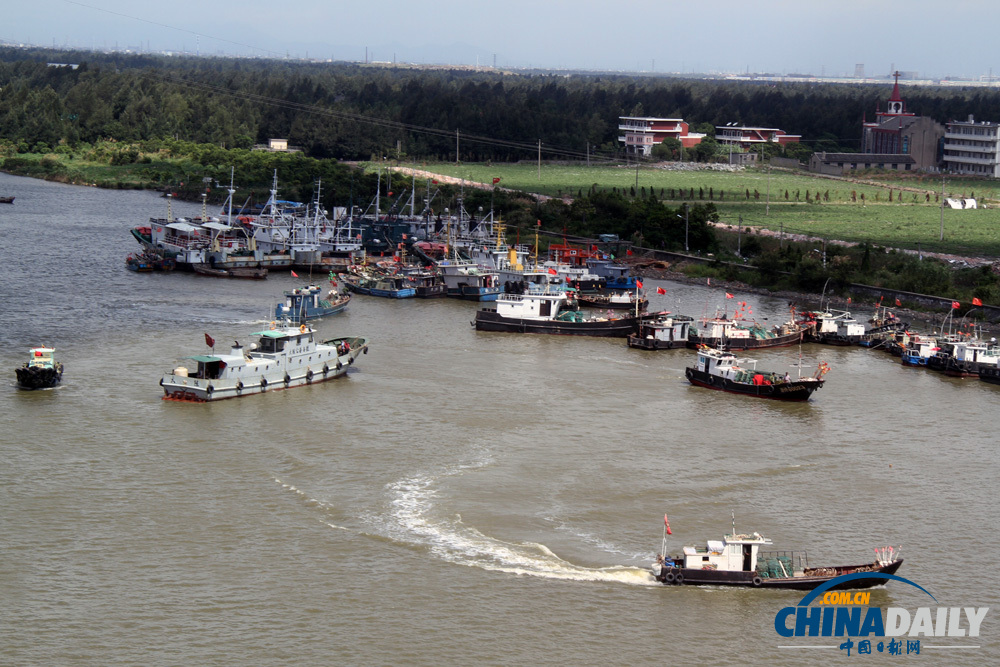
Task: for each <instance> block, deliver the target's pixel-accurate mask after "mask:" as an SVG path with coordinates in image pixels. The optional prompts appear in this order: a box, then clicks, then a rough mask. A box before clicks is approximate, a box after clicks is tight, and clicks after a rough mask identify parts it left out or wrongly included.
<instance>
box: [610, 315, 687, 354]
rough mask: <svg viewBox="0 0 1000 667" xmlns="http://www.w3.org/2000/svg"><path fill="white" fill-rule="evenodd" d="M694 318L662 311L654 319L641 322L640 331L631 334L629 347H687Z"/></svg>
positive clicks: (658, 348)
mask: <svg viewBox="0 0 1000 667" xmlns="http://www.w3.org/2000/svg"><path fill="white" fill-rule="evenodd" d="M693 322H694V319H693V318H691V317H688V316H687V315H671V314H670V313H669V312H664V313H660V314H659V315H658V316H656V317H655V318H653V319H648V320H642V321H641V322H639V331H638V333H634V334H629V336H628V338H627V339H626V343H627V344H628V346H629V347H635V348H639V349H642V350H671V349H674V348H677V347H685V346H686V345H687V341H688V335H689V333H690V331H691V324H692V323H693Z"/></svg>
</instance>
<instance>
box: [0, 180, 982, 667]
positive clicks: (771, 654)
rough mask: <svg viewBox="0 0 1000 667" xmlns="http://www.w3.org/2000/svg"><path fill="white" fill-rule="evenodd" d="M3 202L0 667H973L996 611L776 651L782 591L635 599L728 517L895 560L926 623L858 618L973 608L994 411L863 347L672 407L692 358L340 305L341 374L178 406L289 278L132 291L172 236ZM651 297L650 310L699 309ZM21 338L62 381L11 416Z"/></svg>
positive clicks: (127, 208)
mask: <svg viewBox="0 0 1000 667" xmlns="http://www.w3.org/2000/svg"><path fill="white" fill-rule="evenodd" d="M0 194H7V195H16V197H17V198H16V200H15V203H14V204H13V205H10V206H8V205H0V277H2V279H0V312H2V315H3V322H4V326H3V328H2V329H0V340H2V343H3V344H2V345H0V362H2V363H0V367H2V368H4V369H6V370H5V371H4V372H5V373H7V376H6V377H7V382H5V383H3V384H2V385H0V460H2V467H0V549H2V557H0V664H4V665H150V666H153V665H231V664H238V665H289V664H309V665H387V664H397V665H398V664H406V665H410V664H413V665H441V664H446V665H469V664H551V665H563V664H574V665H608V664H612V665H645V664H681V663H711V664H749V663H756V664H769V665H770V664H774V665H798V664H802V663H819V662H823V663H827V662H830V661H834V660H836V661H847V662H848V663H849V664H850V663H852V662H865V661H869V662H874V661H885V660H896V661H903V660H906V661H907V664H918V663H929V664H996V663H998V662H1000V643H998V641H997V638H998V636H1000V629H998V627H997V623H996V622H995V611H994V610H992V609H991V611H990V612H989V615H987V617H986V620H985V621H984V622H983V624H982V627H981V631H980V636H979V637H975V638H970V637H964V638H955V637H926V636H922V637H917V639H920V640H921V643H922V646H923V650H922V651H921V653H920V654H919V655H905V654H904V655H901V656H894V657H893V656H886V654H879V653H878V652H877V651H876V650H874V649H873V654H872V655H857V653H856V652H855V651H852V652H851V655H850V657H848V656H847V655H846V653H845V652H844V651H842V650H840V649H838V646H837V645H838V643H839V642H840V641H841V638H829V637H796V638H794V639H788V638H784V637H781V636H779V635H778V634H777V632H776V631H775V625H774V622H775V615H776V613H777V612H778V611H779V610H780V609H782V608H784V607H789V606H794V605H796V604H797V603H798V602H799V601H800V600H801V599H802V596H803V593H802V592H795V591H786V592H780V591H755V590H731V589H722V588H711V587H705V588H699V587H682V588H676V587H670V588H668V587H664V586H662V585H660V584H657V583H655V582H654V581H653V580H652V579H651V577H650V576H649V574H648V572H649V566H650V563H651V562H652V560H653V559H654V557H655V555H656V553H657V552H658V551H659V550H660V546H661V538H662V536H663V518H662V517H663V515H664V513H666V514H669V516H670V523H671V528H672V529H673V535H672V536H671V537H670V538H669V544H668V549H669V550H670V551H671V552H672V553H674V552H678V551H680V548H681V547H682V546H683V545H686V544H692V545H694V544H698V545H703V544H704V542H705V540H707V539H714V540H718V539H720V538H721V537H722V535H723V533H724V532H728V531H729V530H730V529H731V522H732V518H731V516H732V514H731V513H733V512H735V520H736V526H737V530H738V531H740V532H750V531H759V532H761V533H763V534H764V535H766V536H768V537H770V538H771V539H772V540H773V541H774V548H777V549H803V550H807V551H808V553H809V559H810V563H811V564H850V563H861V562H867V561H870V560H871V559H872V557H873V547H881V546H885V545H893V546H895V547H897V548H898V547H901V555H902V556H903V558H904V559H905V562H904V564H903V566H902V568H901V569H900V571H899V572H898V574H899V575H900V576H902V577H905V578H907V579H909V580H911V581H912V582H914V583H916V584H919V585H920V586H923V587H924V588H925V589H926V590H927V591H928V592H929V593H931V594H933V596H934V599H935V600H936V602H935V601H934V600H929V599H928V597H927V596H926V595H925V594H924V593H923V592H921V591H919V590H918V589H916V588H914V587H912V586H909V585H907V584H905V583H900V582H890V583H889V584H888V585H887V586H886V587H884V588H877V589H874V591H873V593H872V598H871V605H872V606H879V607H882V608H888V607H902V608H906V609H908V610H910V611H911V613H912V612H914V611H915V610H916V609H917V608H919V607H926V606H931V607H986V606H989V607H996V604H997V602H998V597H1000V596H998V590H1000V556H998V555H997V553H995V551H996V549H995V547H994V546H993V545H992V543H991V542H990V540H991V539H992V538H991V537H990V536H991V535H993V536H996V534H997V532H998V531H997V528H998V523H1000V522H998V518H997V517H998V514H1000V502H998V495H1000V494H998V485H997V481H996V478H997V471H998V460H1000V454H998V450H997V445H996V437H995V430H996V426H995V424H994V423H993V419H994V417H995V416H996V414H997V412H996V408H997V405H998V403H1000V387H994V386H991V385H988V384H985V383H982V382H980V381H978V380H969V379H965V380H961V379H952V378H947V377H944V376H942V375H939V374H934V373H932V372H928V371H924V370H918V369H909V368H904V367H902V366H901V365H900V364H899V363H898V360H897V359H895V358H893V357H889V356H888V355H885V354H883V353H881V352H877V351H871V350H866V349H863V348H837V347H821V346H816V345H805V346H802V348H801V350H800V349H799V348H784V349H775V350H766V351H760V352H757V353H755V354H753V355H751V356H754V357H755V358H757V359H758V360H759V362H760V367H761V368H764V369H769V370H770V369H775V370H781V371H784V370H790V372H792V373H793V374H795V373H796V372H797V371H796V367H795V365H796V364H798V363H799V358H800V355H801V359H802V368H803V369H804V372H809V373H812V372H813V371H814V370H815V368H816V366H817V364H818V363H819V362H821V361H825V362H827V363H828V364H829V365H830V366H831V368H832V370H831V371H830V372H829V374H828V375H827V376H826V380H827V382H826V386H825V387H824V388H823V389H821V390H820V391H818V392H816V393H815V394H814V395H813V398H812V400H811V401H810V402H808V403H802V404H782V403H777V402H770V401H761V400H754V399H751V398H747V397H740V396H734V395H729V394H723V393H721V392H713V391H709V390H705V389H700V388H696V387H693V386H691V385H689V384H688V382H687V381H686V380H685V379H684V368H685V366H687V365H690V364H691V363H692V362H693V358H694V355H693V353H692V352H691V351H689V350H674V351H665V352H659V353H649V352H640V351H637V350H630V349H628V348H627V347H626V346H625V344H624V342H623V341H621V340H603V339H570V338H564V337H546V336H521V335H517V334H490V333H477V332H476V331H475V330H474V329H473V328H472V327H471V326H470V321H471V320H472V319H473V317H474V311H475V309H476V308H477V307H478V306H477V304H474V303H470V302H462V301H456V300H449V299H445V300H436V301H421V300H414V299H409V300H402V301H393V300H387V299H377V298H370V297H364V296H356V297H355V299H354V300H353V301H352V303H351V305H350V306H349V308H348V309H347V311H345V312H344V313H343V314H341V315H337V316H334V317H331V318H327V319H325V320H322V321H320V322H319V323H318V324H317V328H318V329H319V330H320V334H321V336H320V337H321V339H325V338H332V337H334V336H340V335H363V336H367V337H368V338H369V339H370V341H371V343H370V346H371V350H370V353H369V354H368V355H366V356H363V357H361V358H360V359H359V360H358V363H357V364H356V365H355V366H354V367H353V368H352V370H351V372H350V373H349V374H348V375H347V376H346V377H344V378H341V379H339V380H336V381H333V382H328V383H323V384H318V385H313V386H308V387H302V388H298V389H295V390H292V391H279V392H271V393H268V394H266V395H263V396H252V397H247V398H244V399H242V400H232V401H222V402H218V403H213V404H205V405H191V404H178V403H172V402H167V401H162V400H161V398H160V397H161V395H162V391H161V389H160V387H159V386H158V384H157V383H158V380H159V378H160V376H161V374H162V373H163V372H165V371H167V370H168V369H170V368H172V367H174V366H175V365H177V362H178V360H179V359H180V358H182V357H184V356H187V355H190V354H199V353H203V352H205V351H206V349H207V348H205V346H204V334H205V333H209V334H211V335H212V336H213V337H214V338H215V339H216V340H218V341H220V344H222V343H223V342H225V343H228V341H230V340H233V339H239V340H241V341H243V340H246V339H247V335H248V333H249V332H251V331H255V330H258V329H259V328H260V326H261V323H263V322H265V321H267V320H268V319H270V317H269V310H270V309H272V308H273V306H274V303H275V302H276V301H277V300H278V299H279V298H280V296H281V291H282V290H283V289H289V288H291V287H294V286H296V285H299V284H301V283H302V281H301V280H296V279H294V278H292V277H291V276H289V275H288V274H273V275H272V276H271V277H270V278H269V279H268V280H266V281H259V282H256V281H246V282H244V281H236V280H229V281H227V280H219V279H213V278H204V277H200V276H194V275H188V274H135V273H131V272H129V271H127V270H126V269H125V266H124V258H125V255H126V254H127V253H129V252H132V251H134V250H135V249H137V248H138V246H137V244H136V243H135V242H134V241H133V240H132V239H131V237H130V235H129V229H130V228H131V227H132V226H134V225H136V224H139V223H143V222H145V221H146V220H147V219H148V218H149V217H150V216H153V215H155V216H164V215H165V214H166V205H165V203H164V200H163V199H160V198H158V197H157V196H156V195H155V194H153V193H148V192H128V191H102V190H97V189H92V188H83V187H74V186H67V185H60V184H52V183H45V182H41V181H34V180H29V179H23V178H16V177H11V176H6V175H0ZM199 210H200V209H199V206H197V205H185V204H175V209H174V214H175V215H181V214H187V215H193V214H197V213H198V212H199ZM306 277H307V276H302V278H303V279H305V278H306ZM314 279H317V280H322V279H323V277H322V276H320V277H318V278H317V277H314ZM646 283H647V284H646V289H647V291H648V292H649V294H650V299H651V301H652V307H653V308H655V309H669V310H672V311H674V312H678V313H682V314H687V315H692V316H695V317H698V316H701V315H703V314H706V313H711V312H713V311H714V310H715V309H716V307H721V306H725V293H724V291H723V290H721V289H716V288H715V287H708V286H701V285H699V286H694V285H682V284H679V283H672V282H668V281H653V280H647V281H646ZM656 287H663V288H665V289H666V292H667V293H666V295H665V296H659V295H656V294H655V288H656ZM736 297H737V298H738V299H743V300H747V301H748V302H749V303H751V304H752V307H753V310H754V313H755V315H756V316H757V317H758V318H760V319H761V321H763V318H768V322H770V323H776V322H779V321H782V320H783V319H784V318H785V316H786V312H785V308H786V300H785V299H777V298H770V297H762V296H758V295H741V294H737V295H736ZM870 314H871V313H870V312H863V311H858V312H857V313H856V315H857V316H858V319H862V317H864V318H867V317H868V316H870ZM38 343H47V344H50V345H54V346H55V347H56V349H57V355H58V358H59V359H60V360H61V361H62V362H63V363H64V365H65V369H66V370H65V376H64V381H63V384H62V386H60V387H59V388H57V389H55V390H50V391H38V392H26V391H20V390H18V389H16V388H15V386H14V368H15V367H16V366H19V365H20V364H21V363H22V362H23V361H24V360H26V358H27V351H28V348H29V347H30V346H32V345H36V344H38ZM873 644H874V642H873ZM789 645H796V646H799V647H801V646H810V647H811V648H808V649H804V648H784V647H786V646H789ZM935 645H937V646H935ZM946 646H947V647H951V648H942V647H946ZM955 647H957V648H955Z"/></svg>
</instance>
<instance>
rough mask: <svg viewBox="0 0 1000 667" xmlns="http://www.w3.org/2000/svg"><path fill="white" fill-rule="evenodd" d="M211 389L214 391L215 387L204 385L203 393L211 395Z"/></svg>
mask: <svg viewBox="0 0 1000 667" xmlns="http://www.w3.org/2000/svg"><path fill="white" fill-rule="evenodd" d="M213 391H215V387H213V386H212V385H208V386H207V387H205V393H206V394H208V395H209V396H211V395H212V392H213Z"/></svg>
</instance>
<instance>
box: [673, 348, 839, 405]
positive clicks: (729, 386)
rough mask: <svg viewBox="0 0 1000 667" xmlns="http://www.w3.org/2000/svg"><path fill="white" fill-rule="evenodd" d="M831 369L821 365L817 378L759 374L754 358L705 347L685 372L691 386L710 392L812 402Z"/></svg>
mask: <svg viewBox="0 0 1000 667" xmlns="http://www.w3.org/2000/svg"><path fill="white" fill-rule="evenodd" d="M829 370H830V367H829V366H828V365H827V364H826V363H820V364H819V367H818V368H817V369H816V374H815V375H814V376H812V377H798V378H792V377H791V376H790V375H789V374H788V373H787V372H786V373H784V374H783V375H782V374H781V373H775V372H772V371H759V370H757V362H756V361H755V360H753V359H739V358H737V357H736V355H735V354H733V353H732V352H724V351H722V350H716V349H713V348H710V347H708V346H707V345H702V346H701V347H699V348H698V360H697V362H696V364H695V365H694V366H690V367H688V368H687V369H685V371H684V373H685V375H686V376H687V379H688V381H689V382H690V383H691V384H693V385H697V386H699V387H705V388H706V389H716V390H718V391H728V392H730V393H733V394H745V395H747V396H755V397H757V398H772V399H776V400H779V401H808V400H809V397H810V396H811V395H812V393H813V392H814V391H816V390H817V389H819V388H821V387H822V386H823V383H824V380H823V376H824V375H826V373H827V371H829Z"/></svg>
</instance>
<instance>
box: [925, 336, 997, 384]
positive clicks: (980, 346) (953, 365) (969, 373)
mask: <svg viewBox="0 0 1000 667" xmlns="http://www.w3.org/2000/svg"><path fill="white" fill-rule="evenodd" d="M998 361H1000V347H998V346H997V339H996V338H993V339H991V340H990V342H988V343H987V342H984V341H980V340H968V341H966V342H964V343H957V344H955V346H954V348H953V351H952V355H951V356H950V357H948V358H947V359H945V361H944V367H943V368H941V369H940V370H941V371H943V372H944V374H945V375H949V376H951V377H979V370H980V369H981V368H989V367H992V366H996V365H997V362H998Z"/></svg>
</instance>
